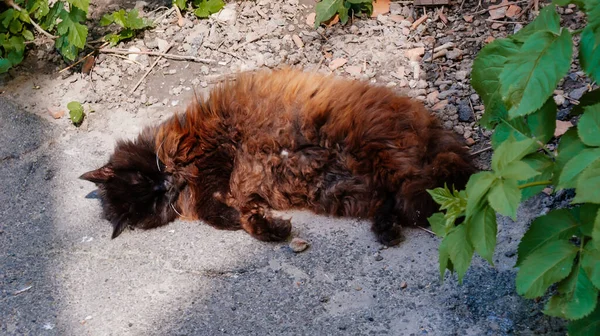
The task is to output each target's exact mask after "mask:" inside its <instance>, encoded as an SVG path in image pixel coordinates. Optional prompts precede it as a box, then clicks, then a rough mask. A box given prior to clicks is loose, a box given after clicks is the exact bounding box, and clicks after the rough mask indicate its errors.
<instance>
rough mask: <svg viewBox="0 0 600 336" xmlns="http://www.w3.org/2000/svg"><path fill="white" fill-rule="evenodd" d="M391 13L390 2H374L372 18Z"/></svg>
mask: <svg viewBox="0 0 600 336" xmlns="http://www.w3.org/2000/svg"><path fill="white" fill-rule="evenodd" d="M389 12H390V0H374V1H373V12H372V13H371V17H377V15H381V14H387V13H389Z"/></svg>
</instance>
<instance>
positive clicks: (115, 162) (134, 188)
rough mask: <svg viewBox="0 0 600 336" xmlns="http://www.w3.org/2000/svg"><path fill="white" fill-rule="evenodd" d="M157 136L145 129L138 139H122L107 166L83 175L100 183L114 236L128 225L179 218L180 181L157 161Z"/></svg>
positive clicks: (148, 225) (146, 226) (150, 225)
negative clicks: (155, 140) (176, 209)
mask: <svg viewBox="0 0 600 336" xmlns="http://www.w3.org/2000/svg"><path fill="white" fill-rule="evenodd" d="M155 148H156V146H155V143H154V137H153V136H152V134H151V133H150V132H149V131H146V132H143V133H142V134H141V135H140V136H139V137H138V138H137V139H136V140H135V141H120V142H119V143H118V144H117V146H116V148H115V151H114V153H113V155H112V156H111V157H110V159H109V161H108V163H107V164H105V165H104V166H102V167H100V168H98V169H96V170H92V171H89V172H87V173H85V174H83V175H81V176H80V178H81V179H84V180H87V181H90V182H94V183H96V185H97V186H98V191H99V192H98V195H99V197H100V199H101V202H102V207H103V212H104V217H105V218H106V219H107V220H109V221H110V222H111V223H112V225H113V234H112V238H116V237H117V236H119V235H120V234H121V232H123V230H124V229H125V228H127V227H130V228H136V227H137V228H143V229H149V228H153V227H157V226H161V225H164V224H167V223H168V222H170V221H172V220H174V219H175V218H176V217H177V212H176V211H175V209H174V207H175V203H176V201H177V198H178V196H179V187H178V183H176V182H175V181H174V177H173V176H172V175H170V174H167V173H165V171H164V165H163V164H162V163H161V162H160V161H157V158H156V149H155Z"/></svg>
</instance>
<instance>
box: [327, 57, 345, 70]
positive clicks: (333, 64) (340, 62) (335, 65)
mask: <svg viewBox="0 0 600 336" xmlns="http://www.w3.org/2000/svg"><path fill="white" fill-rule="evenodd" d="M347 62H348V60H347V59H345V58H336V59H334V60H333V61H331V62H330V63H329V69H331V70H335V69H337V68H339V67H341V66H343V65H344V64H346V63H347Z"/></svg>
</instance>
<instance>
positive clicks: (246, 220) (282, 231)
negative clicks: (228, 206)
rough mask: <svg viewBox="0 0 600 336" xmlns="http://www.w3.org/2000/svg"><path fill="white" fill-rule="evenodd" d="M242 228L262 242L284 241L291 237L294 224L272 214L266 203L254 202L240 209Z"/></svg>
mask: <svg viewBox="0 0 600 336" xmlns="http://www.w3.org/2000/svg"><path fill="white" fill-rule="evenodd" d="M239 211H240V223H241V225H242V228H243V229H244V230H245V231H246V232H248V233H249V234H250V235H251V236H252V237H254V238H256V239H258V240H262V241H282V240H285V239H287V237H289V235H290V233H291V231H292V223H291V221H290V220H289V219H283V218H279V217H276V216H273V215H272V214H271V209H270V208H269V207H268V205H267V204H266V202H264V201H259V200H253V201H251V202H248V203H246V204H244V205H242V206H241V207H240V210H239Z"/></svg>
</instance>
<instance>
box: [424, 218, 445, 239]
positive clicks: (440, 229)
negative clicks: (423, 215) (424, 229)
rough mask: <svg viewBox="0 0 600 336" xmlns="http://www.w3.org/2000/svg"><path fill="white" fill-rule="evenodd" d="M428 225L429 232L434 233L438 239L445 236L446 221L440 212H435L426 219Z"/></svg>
mask: <svg viewBox="0 0 600 336" xmlns="http://www.w3.org/2000/svg"><path fill="white" fill-rule="evenodd" d="M427 221H428V222H429V225H431V230H433V232H435V234H436V235H437V236H438V237H441V238H444V237H445V236H446V219H445V217H444V214H443V213H441V212H436V213H434V214H433V215H431V217H429V218H427Z"/></svg>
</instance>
